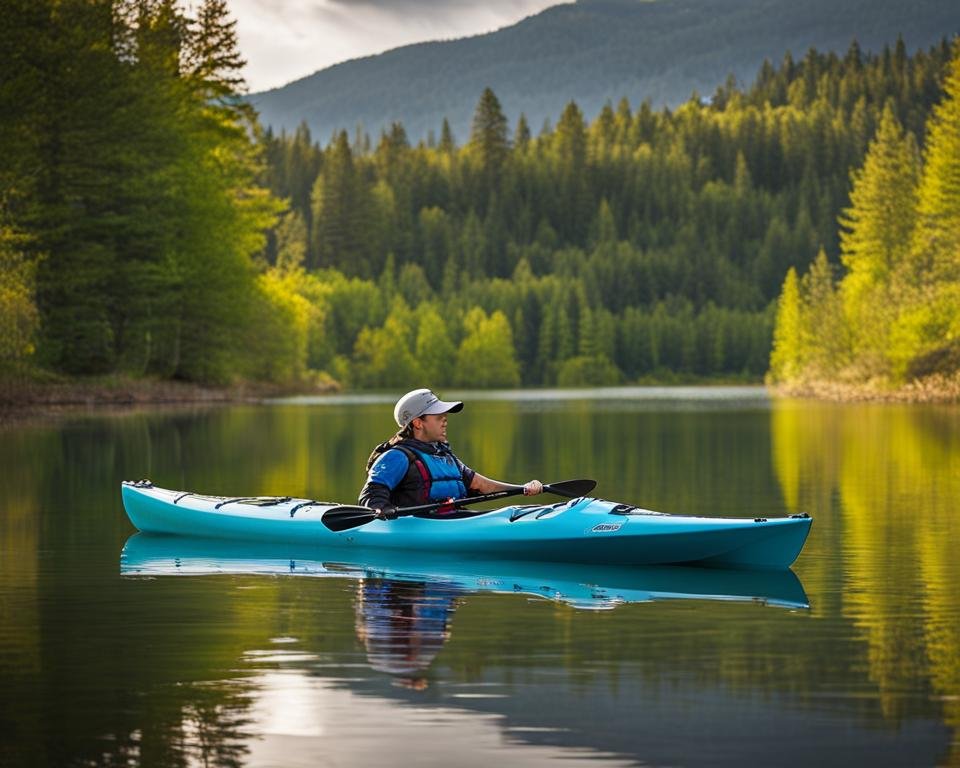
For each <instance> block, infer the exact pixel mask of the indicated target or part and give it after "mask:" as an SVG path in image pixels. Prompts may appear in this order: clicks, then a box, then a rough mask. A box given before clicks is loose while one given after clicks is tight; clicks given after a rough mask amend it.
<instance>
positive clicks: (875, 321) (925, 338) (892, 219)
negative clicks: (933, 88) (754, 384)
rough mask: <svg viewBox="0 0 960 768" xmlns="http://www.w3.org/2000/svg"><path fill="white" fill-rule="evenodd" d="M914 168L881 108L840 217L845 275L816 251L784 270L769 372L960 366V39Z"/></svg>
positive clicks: (908, 149)
mask: <svg viewBox="0 0 960 768" xmlns="http://www.w3.org/2000/svg"><path fill="white" fill-rule="evenodd" d="M923 160H924V162H923V166H922V169H921V166H920V163H919V161H918V159H917V150H916V145H915V141H914V139H913V136H912V135H911V134H910V133H906V132H904V131H903V129H902V128H901V126H900V124H899V122H898V121H897V119H896V116H895V114H894V111H893V108H892V106H891V105H890V104H888V105H887V107H886V108H885V109H884V112H883V116H882V118H881V121H880V126H879V128H878V130H877V134H876V136H875V137H874V139H873V141H872V142H871V143H870V145H869V149H868V152H867V156H866V159H865V161H864V164H863V166H862V167H861V168H860V169H858V170H856V171H854V172H853V173H852V174H851V182H852V190H851V193H850V202H851V205H850V207H849V208H847V209H846V210H844V212H843V214H842V215H841V217H840V225H841V233H840V241H841V253H842V256H841V258H842V261H843V264H844V266H845V267H846V270H847V271H846V275H845V276H844V277H843V279H842V280H841V281H840V284H839V286H837V289H836V290H835V289H834V286H833V280H832V277H831V275H830V270H829V266H828V265H827V262H826V259H825V258H824V257H822V255H821V257H818V258H817V260H816V261H815V262H814V264H813V265H812V266H811V268H810V271H809V273H808V274H807V275H806V276H805V277H804V278H803V280H802V281H801V283H800V289H799V291H798V290H797V285H796V283H797V281H796V278H795V277H794V276H793V275H792V274H788V275H787V280H786V281H785V283H784V287H783V292H782V294H781V297H780V311H779V313H778V316H777V325H776V329H775V331H774V350H773V355H772V357H771V365H770V373H769V379H770V380H772V381H775V382H785V383H797V382H800V381H802V380H804V379H814V378H815V379H836V378H842V379H846V380H849V381H860V382H866V381H870V380H876V379H879V380H883V381H887V382H890V383H892V384H900V383H903V382H904V381H906V380H909V379H911V378H914V377H916V376H922V375H926V374H929V373H951V372H953V371H955V370H957V368H958V366H960V43H957V44H955V45H954V49H953V58H952V61H951V63H950V66H949V68H948V72H947V77H946V81H945V84H944V98H943V100H942V101H941V103H940V104H939V105H938V106H937V107H936V108H935V109H934V111H933V113H932V116H931V119H930V120H929V122H928V126H927V143H926V147H925V150H924V156H923Z"/></svg>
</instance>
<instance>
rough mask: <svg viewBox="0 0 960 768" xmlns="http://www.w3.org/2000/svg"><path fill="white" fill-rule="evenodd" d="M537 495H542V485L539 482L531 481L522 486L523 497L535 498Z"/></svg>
mask: <svg viewBox="0 0 960 768" xmlns="http://www.w3.org/2000/svg"><path fill="white" fill-rule="evenodd" d="M538 493H543V483H541V482H540V481H539V480H531V481H530V482H529V483H527V484H526V485H524V486H523V495H524V496H536V495H537V494H538Z"/></svg>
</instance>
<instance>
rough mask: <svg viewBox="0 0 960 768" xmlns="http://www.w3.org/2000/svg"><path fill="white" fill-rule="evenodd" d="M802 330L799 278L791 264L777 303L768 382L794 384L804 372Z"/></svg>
mask: <svg viewBox="0 0 960 768" xmlns="http://www.w3.org/2000/svg"><path fill="white" fill-rule="evenodd" d="M804 364H805V360H804V348H803V330H802V325H801V320H800V281H799V280H798V279H797V271H796V270H795V269H794V268H793V267H790V269H788V270H787V276H786V278H785V279H784V281H783V291H782V292H781V293H780V299H779V301H778V302H777V320H776V326H775V330H774V333H773V351H772V352H771V354H770V371H769V372H768V374H767V379H768V381H770V382H772V383H774V384H783V383H793V382H796V381H797V380H798V379H800V378H801V376H802V375H803V372H804V370H803V369H804Z"/></svg>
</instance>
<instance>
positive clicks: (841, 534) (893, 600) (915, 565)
mask: <svg viewBox="0 0 960 768" xmlns="http://www.w3.org/2000/svg"><path fill="white" fill-rule="evenodd" d="M772 418H773V438H774V454H775V464H776V467H777V471H778V475H779V477H780V481H781V484H782V486H783V493H784V497H785V499H786V501H787V504H788V506H789V507H790V508H791V510H797V509H804V510H806V511H809V512H811V513H812V514H813V515H814V517H815V518H817V520H818V526H819V525H820V521H821V520H823V521H824V522H826V523H828V524H829V522H830V521H831V519H835V521H836V522H835V523H834V524H833V526H831V528H832V530H827V531H821V530H818V534H825V535H826V536H828V537H829V538H832V539H834V540H835V541H836V546H837V547H838V549H839V550H840V551H842V553H843V558H842V564H843V565H842V570H841V573H840V577H841V579H842V585H841V588H840V589H839V590H836V593H837V594H842V595H843V604H842V605H841V606H840V611H841V612H842V614H843V615H844V616H847V617H849V618H850V619H852V620H853V622H854V624H855V626H856V628H857V631H858V633H859V635H860V637H861V639H862V640H863V641H864V642H865V643H866V645H867V664H868V673H869V677H870V680H871V681H872V682H873V683H874V685H875V686H876V687H877V690H878V695H879V700H880V703H881V708H882V712H883V715H884V717H885V718H887V719H888V720H890V721H894V722H899V721H901V720H902V719H903V718H904V717H905V716H907V715H909V714H911V713H910V712H909V711H907V707H908V701H909V699H908V698H907V697H906V696H905V695H904V693H905V692H907V691H915V690H917V688H918V686H921V687H926V686H929V688H930V689H932V693H933V696H932V698H933V699H935V700H940V701H941V702H943V704H942V706H943V716H944V721H945V722H946V723H947V725H949V726H950V727H951V728H952V729H953V731H954V734H955V741H956V734H960V699H958V697H957V693H958V691H960V589H957V584H958V583H960V564H958V563H960V560H958V558H957V557H956V543H957V542H958V541H960V516H958V515H957V504H958V499H960V413H958V411H957V410H956V409H953V408H943V407H924V406H914V407H906V406H883V405H847V406H837V405H830V404H811V403H802V404H801V403H798V402H794V401H781V402H778V403H776V404H775V407H774V411H773V417H772ZM834 496H835V497H836V498H837V500H838V503H839V510H838V514H837V515H832V514H829V508H830V504H831V498H832V497H834ZM819 512H826V513H827V514H818V513H819ZM804 576H805V580H806V581H807V583H808V585H809V584H811V583H812V582H813V581H814V579H811V578H810V577H809V576H808V575H807V574H804ZM958 761H960V753H956V752H955V753H954V754H953V755H952V756H951V757H950V758H949V759H948V761H947V762H949V764H956V763H957V762H958Z"/></svg>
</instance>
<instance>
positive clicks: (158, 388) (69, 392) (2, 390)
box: [0, 377, 338, 425]
mask: <svg viewBox="0 0 960 768" xmlns="http://www.w3.org/2000/svg"><path fill="white" fill-rule="evenodd" d="M336 391H338V388H337V387H335V386H331V385H326V386H316V385H313V386H311V385H308V384H300V385H298V386H294V385H283V386H281V385H277V384H269V383H264V382H240V383H236V384H228V385H223V386H212V385H201V384H194V383H191V382H183V381H170V380H160V379H129V378H123V377H104V378H91V379H53V380H48V381H43V380H37V379H33V378H22V379H0V425H2V424H8V423H11V422H18V423H19V422H23V421H33V420H39V421H43V420H45V419H48V418H56V417H59V416H63V415H70V414H76V413H83V412H86V411H100V410H117V411H128V410H131V409H136V408H141V407H143V408H150V407H161V406H168V407H184V408H186V407H196V406H220V405H231V404H239V403H258V402H260V401H261V400H264V399H266V398H270V397H284V396H288V395H302V394H329V393H332V392H336Z"/></svg>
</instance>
